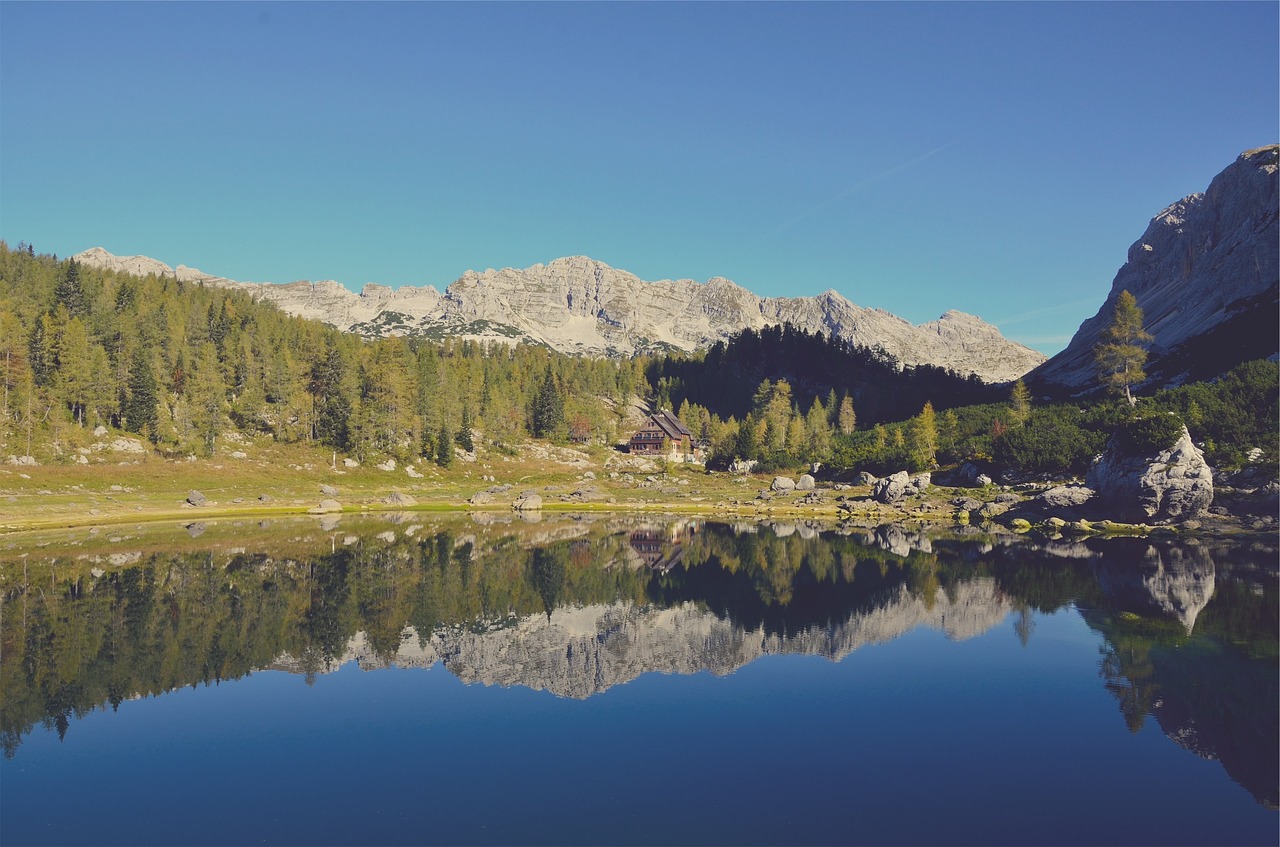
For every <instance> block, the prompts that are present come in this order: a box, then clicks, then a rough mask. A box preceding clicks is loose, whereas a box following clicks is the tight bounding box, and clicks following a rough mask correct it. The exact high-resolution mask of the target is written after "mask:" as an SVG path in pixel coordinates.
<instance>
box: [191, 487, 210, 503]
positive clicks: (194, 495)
mask: <svg viewBox="0 0 1280 847" xmlns="http://www.w3.org/2000/svg"><path fill="white" fill-rule="evenodd" d="M187 502H188V503H190V504H191V505H192V506H203V505H204V504H205V503H208V502H209V500H208V499H207V498H206V497H205V496H204V495H203V494H201V493H200V492H199V491H196V490H195V489H192V490H191V491H188V492H187Z"/></svg>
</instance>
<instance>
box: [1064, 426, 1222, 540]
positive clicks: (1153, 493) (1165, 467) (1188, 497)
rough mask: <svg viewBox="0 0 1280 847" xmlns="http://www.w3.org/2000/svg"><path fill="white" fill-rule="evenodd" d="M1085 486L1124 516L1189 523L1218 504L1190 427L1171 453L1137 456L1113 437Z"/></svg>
mask: <svg viewBox="0 0 1280 847" xmlns="http://www.w3.org/2000/svg"><path fill="white" fill-rule="evenodd" d="M1085 484H1086V485H1088V487H1089V488H1092V489H1093V490H1094V491H1096V492H1097V496H1098V499H1099V500H1100V501H1101V502H1103V503H1105V504H1106V505H1107V507H1108V508H1109V509H1110V510H1111V511H1112V512H1113V513H1114V514H1115V515H1116V516H1117V517H1119V518H1124V519H1136V520H1154V521H1158V522H1171V521H1185V520H1191V519H1193V518H1198V517H1200V516H1201V515H1203V514H1204V513H1205V511H1206V510H1207V509H1208V508H1209V505H1210V504H1211V503H1213V470H1212V469H1211V468H1210V467H1209V465H1208V463H1207V462H1205V460H1204V454H1203V453H1201V452H1200V448H1198V447H1196V445H1195V443H1194V442H1193V441H1192V440H1191V434H1190V433H1189V432H1187V428H1186V427H1185V426H1184V427H1182V434H1181V435H1180V436H1179V437H1178V440H1177V441H1176V442H1175V443H1174V445H1173V446H1172V447H1171V448H1169V449H1168V450H1161V451H1159V452H1158V453H1155V454H1153V455H1134V454H1131V453H1130V452H1128V451H1127V450H1126V449H1125V448H1124V447H1123V446H1122V445H1121V443H1120V439H1118V438H1112V439H1111V441H1110V442H1108V443H1107V449H1106V451H1105V452H1104V453H1103V454H1102V455H1101V456H1100V457H1098V459H1097V460H1096V461H1094V463H1093V467H1091V468H1090V469H1089V476H1088V478H1087V479H1086V480H1085Z"/></svg>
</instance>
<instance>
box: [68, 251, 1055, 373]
mask: <svg viewBox="0 0 1280 847" xmlns="http://www.w3.org/2000/svg"><path fill="white" fill-rule="evenodd" d="M76 258H77V259H78V260H80V261H82V262H84V263H85V264H90V265H95V266H99V267H106V268H111V269H114V270H129V271H131V272H135V273H143V274H146V273H156V274H166V273H167V274H170V275H173V276H176V277H178V278H179V279H183V280H186V281H188V282H198V283H201V284H204V285H217V286H223V287H227V288H236V289H239V290H242V291H246V292H248V293H249V294H250V295H252V296H254V297H256V298H259V299H263V300H267V301H270V302H272V303H274V304H276V305H277V306H279V307H280V308H281V309H283V310H284V311H286V312H289V313H290V314H295V315H300V316H302V317H307V318H314V319H317V320H322V321H324V322H326V323H329V324H332V325H333V326H336V327H338V328H339V329H342V330H345V331H350V332H359V333H361V334H364V335H374V336H381V335H391V334H408V335H427V336H430V337H444V336H453V337H464V338H474V339H480V340H501V341H516V340H527V341H533V342H537V343H542V344H546V345H547V346H549V347H551V348H553V349H555V350H559V351H561V352H564V353H580V354H589V355H629V354H631V353H635V352H638V351H649V350H663V349H676V350H694V349H697V348H699V347H705V346H707V345H709V344H712V343H714V342H715V341H717V340H719V339H722V338H727V337H729V336H731V335H734V334H736V333H738V332H741V331H742V330H744V329H760V328H762V327H765V326H769V325H776V324H781V323H784V322H790V323H792V324H793V325H795V326H797V327H800V328H803V329H806V330H808V331H810V332H821V333H824V334H828V335H834V336H837V337H839V338H842V339H844V340H846V341H849V342H851V343H853V344H856V345H859V346H863V347H871V348H876V347H879V348H881V349H883V350H884V351H885V352H886V353H888V354H889V355H891V356H893V357H894V358H895V359H897V360H898V361H900V362H901V363H902V364H904V365H912V366H915V365H937V366H940V367H945V368H950V369H952V370H955V371H957V372H959V373H962V374H970V373H973V374H977V375H978V376H979V377H980V378H982V379H984V380H986V381H988V382H1005V381H1009V380H1013V379H1016V378H1017V377H1019V376H1021V375H1022V374H1024V373H1026V372H1027V371H1029V370H1031V369H1032V368H1033V367H1035V366H1036V365H1038V364H1040V363H1041V362H1043V361H1044V356H1043V355H1041V354H1040V353H1038V352H1036V351H1034V350H1031V349H1029V348H1027V347H1023V346H1022V345H1020V344H1015V343H1014V342H1012V341H1009V340H1008V339H1006V338H1004V336H1002V335H1001V334H1000V332H999V330H997V329H996V328H995V327H993V326H991V325H990V324H987V323H985V322H984V321H982V320H981V319H979V318H976V317H974V316H972V315H966V314H964V313H962V312H954V311H952V312H947V313H946V314H944V315H942V317H940V318H939V319H938V320H936V321H931V322H929V323H925V324H921V325H920V326H913V325H912V324H910V323H908V322H907V321H904V320H903V319H901V318H899V317H896V316H895V315H892V314H890V313H888V312H885V311H883V310H880V309H866V308H863V307H861V306H857V305H855V304H853V303H851V302H849V301H848V300H847V299H845V298H844V297H842V296H840V295H839V294H837V293H836V292H834V291H827V292H826V293H824V294H820V295H818V296H817V297H773V298H761V297H757V296H756V295H755V294H752V293H751V292H750V291H748V290H746V289H745V288H742V287H741V286H739V285H736V284H734V283H733V282H731V281H729V280H727V279H723V278H721V277H714V278H712V279H710V280H708V281H707V282H706V283H698V282H695V281H693V280H689V279H682V280H661V281H658V282H645V281H644V280H641V279H639V278H638V277H636V276H635V275H633V274H630V273H627V272H626V271H621V270H617V269H615V268H611V267H609V266H608V265H606V264H604V263H602V262H597V261H595V260H593V259H589V258H587V257H585V256H569V257H567V258H563V259H556V260H555V261H553V262H550V263H548V264H545V265H541V264H539V265H534V266H533V267H530V268H524V269H516V268H503V269H502V270H486V271H484V272H476V271H467V272H466V273H465V274H463V275H462V276H461V277H460V278H458V279H457V280H456V281H455V282H453V283H452V284H451V285H450V286H449V287H448V288H447V289H446V290H445V291H444V293H443V294H442V293H441V292H439V291H437V290H436V289H435V288H432V287H429V286H428V287H424V288H415V287H412V286H404V287H401V288H398V289H394V290H393V289H391V288H388V287H386V286H382V285H374V284H370V285H366V286H365V287H364V289H363V290H362V291H361V292H360V294H358V295H357V294H355V293H353V292H351V291H348V290H347V289H345V288H343V287H342V286H341V285H339V284H338V283H336V282H332V281H325V282H315V283H312V282H294V283H288V284H284V285H274V284H268V283H247V282H235V281H233V280H228V279H224V278H222V277H215V276H211V275H209V274H205V273H203V272H201V271H198V270H196V269H194V268H189V267H187V266H185V265H179V266H178V267H177V268H176V269H173V268H170V267H169V266H167V265H165V264H163V263H162V262H157V261H156V260H154V259H148V258H146V257H145V256H128V257H121V256H113V255H112V254H110V253H108V252H107V251H105V250H103V249H102V248H94V249H92V250H87V251H85V252H84V253H81V254H80V255H79V256H77V257H76Z"/></svg>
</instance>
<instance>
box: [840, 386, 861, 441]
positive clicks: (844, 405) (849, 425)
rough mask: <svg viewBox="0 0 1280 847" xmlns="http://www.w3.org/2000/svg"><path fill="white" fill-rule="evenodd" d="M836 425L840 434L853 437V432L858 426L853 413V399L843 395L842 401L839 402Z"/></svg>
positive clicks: (856, 417)
mask: <svg viewBox="0 0 1280 847" xmlns="http://www.w3.org/2000/svg"><path fill="white" fill-rule="evenodd" d="M838 425H839V427H840V432H842V433H844V434H845V435H853V431H854V430H855V429H857V426H858V416H857V415H856V414H854V411H853V398H851V397H850V396H849V395H848V394H846V395H844V399H843V400H841V401H840V415H839V418H838Z"/></svg>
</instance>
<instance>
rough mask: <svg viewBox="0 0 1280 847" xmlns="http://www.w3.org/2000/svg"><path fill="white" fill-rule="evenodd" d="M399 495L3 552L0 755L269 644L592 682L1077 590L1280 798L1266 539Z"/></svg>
mask: <svg viewBox="0 0 1280 847" xmlns="http://www.w3.org/2000/svg"><path fill="white" fill-rule="evenodd" d="M411 519H412V520H413V521H422V520H423V518H422V517H421V516H419V515H412V516H403V517H402V516H396V519H394V520H393V521H392V522H391V527H393V528H391V529H388V528H387V526H388V525H387V524H386V523H385V522H384V523H382V524H381V525H380V526H378V527H374V528H372V529H366V530H364V531H358V529H357V528H356V527H355V526H353V525H351V524H344V526H343V528H342V530H341V531H340V534H335V535H332V536H324V537H322V538H321V539H317V540H316V542H315V543H314V544H313V546H312V548H310V549H308V550H288V551H281V552H279V553H276V552H272V551H267V550H264V551H262V552H257V553H249V554H246V553H245V552H243V550H242V549H239V548H237V549H236V550H235V551H227V552H217V551H213V550H206V551H200V552H186V553H181V554H176V555H168V554H149V555H142V554H134V553H130V552H127V551H121V552H114V551H113V552H111V553H109V554H108V553H104V554H103V555H102V556H92V555H88V554H85V553H83V552H82V551H77V552H76V553H75V554H74V555H67V556H61V557H59V556H56V555H54V556H51V557H48V558H46V559H42V560H38V561H37V560H35V559H34V558H31V557H29V558H28V559H27V560H25V562H24V564H23V565H21V566H19V565H16V564H6V565H4V566H3V567H5V569H6V570H5V577H6V579H5V582H4V583H3V585H4V586H5V587H4V597H3V599H4V604H5V605H4V612H5V614H4V615H3V617H2V618H0V626H2V627H3V632H2V635H3V645H4V650H3V653H2V654H0V683H2V684H3V690H4V693H5V697H4V700H3V702H2V703H0V730H2V731H3V739H4V744H5V750H6V754H7V755H9V756H13V755H15V753H16V751H17V749H18V747H19V745H20V743H21V739H22V737H23V736H24V735H25V734H27V733H28V732H30V731H31V730H32V729H33V727H34V726H35V725H37V724H44V725H46V726H49V727H50V728H54V729H56V730H57V731H58V733H59V734H60V735H62V734H65V733H66V732H67V731H68V728H69V726H70V724H71V719H72V718H74V717H76V716H80V715H83V714H85V713H86V712H87V711H89V710H92V709H94V708H99V707H102V706H105V705H108V704H109V705H111V706H113V707H114V706H117V705H118V704H119V703H120V702H122V701H123V700H125V699H129V698H133V697H138V696H146V695H155V694H160V693H163V692H165V691H171V690H174V689H176V688H180V687H183V686H189V685H194V684H198V683H201V682H204V683H210V682H217V681H219V680H224V679H232V678H236V677H239V676H244V675H246V674H249V673H251V672H253V671H255V670H261V669H275V670H282V671H289V672H293V673H299V674H305V675H307V676H308V677H313V676H314V675H316V674H321V673H325V672H326V671H329V670H333V669H335V668H337V667H339V666H341V665H342V664H344V663H347V662H351V661H354V662H357V663H358V664H359V666H360V667H362V668H366V669H372V668H379V667H385V666H387V665H390V664H395V665H398V666H401V667H430V666H433V665H435V664H437V663H440V664H442V665H443V666H444V667H445V668H447V669H448V670H449V671H450V672H451V673H453V674H455V675H456V676H457V677H458V678H459V679H461V680H463V681H464V682H467V683H473V682H479V683H482V684H485V685H499V686H523V687H527V688H531V689H535V690H539V691H548V692H551V693H554V694H556V695H559V696H563V697H571V698H587V697H590V696H592V695H595V694H598V693H600V692H603V691H605V690H607V689H609V688H611V687H613V686H616V685H620V684H623V683H626V682H629V681H631V680H634V679H636V678H637V677H639V676H641V675H643V674H646V673H664V674H693V673H698V672H701V671H709V672H710V673H713V674H717V675H724V674H729V673H732V672H734V671H735V670H737V669H739V668H742V667H743V666H745V665H747V664H749V663H751V662H753V661H755V660H756V659H758V658H760V657H763V656H770V655H782V654H802V655H815V656H824V657H826V658H828V659H831V660H834V661H839V660H840V659H842V658H843V657H845V656H847V655H849V654H850V653H851V652H853V651H855V650H858V649H859V648H861V647H863V646H866V645H870V644H879V643H884V642H888V641H891V640H893V639H896V638H899V637H901V636H903V635H904V634H906V633H909V632H911V631H913V630H916V629H918V628H921V627H927V628H931V629H935V630H937V631H940V632H942V633H944V634H945V635H946V636H947V637H948V638H951V639H957V640H959V639H965V638H970V637H973V636H977V635H981V634H983V633H986V632H989V631H991V630H993V629H995V628H997V627H999V626H1000V625H1001V624H1002V623H1004V622H1005V621H1010V620H1011V621H1012V629H1013V635H1015V636H1016V637H1018V638H1019V639H1022V640H1023V641H1024V643H1025V642H1026V641H1027V639H1030V638H1034V633H1033V629H1034V616H1033V612H1034V611H1040V612H1052V611H1056V610H1058V609H1061V608H1063V607H1066V606H1069V605H1073V604H1074V605H1076V606H1078V607H1079V608H1080V609H1081V611H1082V614H1083V615H1084V619H1085V621H1086V622H1087V623H1088V624H1089V625H1090V626H1091V627H1092V628H1094V629H1095V630H1097V631H1098V632H1099V633H1101V635H1102V636H1103V638H1104V639H1105V655H1104V658H1103V661H1102V664H1101V675H1102V684H1104V685H1105V686H1106V687H1107V688H1108V690H1110V691H1111V692H1112V693H1113V695H1114V696H1115V697H1116V698H1117V702H1118V703H1119V704H1120V707H1121V712H1122V714H1123V716H1124V720H1125V721H1126V722H1127V723H1128V724H1129V726H1130V727H1131V728H1134V729H1137V728H1138V727H1140V726H1141V725H1142V723H1143V722H1144V720H1145V718H1146V717H1149V716H1154V717H1155V719H1156V720H1157V721H1158V723H1159V725H1160V727H1161V728H1162V730H1163V731H1164V732H1165V734H1166V735H1168V736H1169V737H1170V738H1172V739H1173V740H1174V741H1176V742H1177V743H1178V744H1180V745H1182V746H1184V747H1186V748H1187V749H1189V750H1192V751H1193V752H1195V753H1196V754H1197V755H1201V756H1204V757H1206V758H1217V759H1220V760H1221V761H1222V763H1223V765H1224V767H1226V769H1227V771H1228V772H1229V773H1230V774H1231V775H1232V776H1233V777H1234V778H1235V779H1236V780H1237V781H1239V782H1241V783H1242V784H1244V785H1245V786H1246V787H1247V788H1248V789H1249V790H1250V791H1251V792H1252V793H1253V794H1254V796H1255V797H1257V798H1258V799H1259V800H1260V801H1262V802H1263V803H1266V804H1269V805H1274V804H1275V803H1276V796H1277V789H1276V779H1275V773H1276V765H1277V754H1276V750H1277V732H1276V720H1275V719H1276V714H1277V709H1278V708H1280V707H1278V706H1277V703H1276V700H1277V693H1276V690H1277V684H1276V683H1277V673H1276V666H1275V657H1276V605H1277V603H1276V599H1277V597H1276V580H1275V569H1274V551H1273V550H1258V551H1253V552H1251V553H1249V552H1247V551H1240V550H1226V549H1223V550H1212V549H1210V548H1209V547H1208V546H1195V545H1175V544H1155V543H1151V542H1148V541H1145V540H1140V539H1118V540H1112V541H1108V542H1054V541H1040V542H1032V541H1025V540H1023V541H1020V540H1016V539H1011V538H1004V539H996V542H995V543H994V545H993V543H992V542H991V540H984V541H963V540H946V539H938V538H931V537H929V536H927V535H924V534H920V533H913V532H909V531H906V530H903V529H902V528H900V527H881V528H879V529H877V530H875V531H873V532H869V533H867V534H866V535H865V536H861V537H857V536H845V535H841V534H837V533H833V532H830V531H827V532H820V531H819V530H818V528H816V527H813V526H809V525H806V524H778V525H776V526H773V525H754V524H751V525H744V526H740V527H739V526H727V525H722V524H714V523H698V522H668V523H654V522H642V523H637V522H633V521H619V520H617V519H613V520H604V519H598V520H591V519H585V520H565V519H548V520H546V521H544V522H542V523H537V524H529V523H525V522H523V521H504V522H501V523H488V524H480V523H461V524H453V525H437V526H434V527H433V526H429V525H425V524H424V523H422V522H415V523H410V520H411ZM205 538H207V535H206V536H202V539H201V540H202V541H203V540H204V539H205ZM238 543H240V544H243V543H245V541H244V539H239V541H238ZM1215 559H1217V561H1215ZM1224 561H1225V562H1226V563H1227V564H1226V565H1225V566H1224V564H1223V562H1224ZM1242 562H1243V563H1244V566H1242V564H1241V563H1242ZM37 585H38V586H39V590H37V589H36V586H37ZM176 645H180V647H177V648H176V649H175V646H176Z"/></svg>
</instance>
